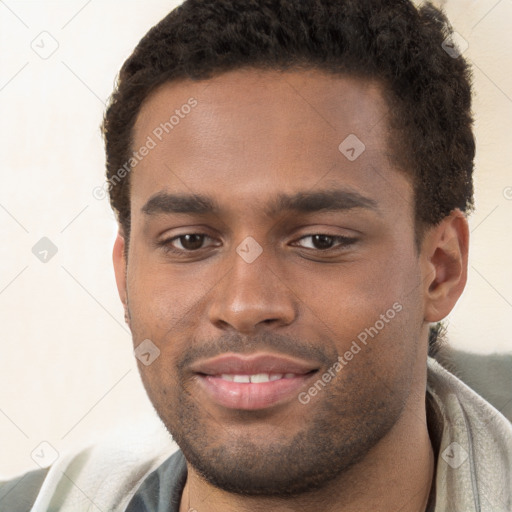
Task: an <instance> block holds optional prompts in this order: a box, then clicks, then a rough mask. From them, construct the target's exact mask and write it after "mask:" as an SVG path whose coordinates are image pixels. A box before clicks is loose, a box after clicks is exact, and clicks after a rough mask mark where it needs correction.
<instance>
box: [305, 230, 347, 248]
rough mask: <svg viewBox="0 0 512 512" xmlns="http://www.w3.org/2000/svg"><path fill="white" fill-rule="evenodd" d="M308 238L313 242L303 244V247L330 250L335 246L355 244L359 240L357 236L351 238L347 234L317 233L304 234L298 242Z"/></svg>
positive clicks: (341, 246)
mask: <svg viewBox="0 0 512 512" xmlns="http://www.w3.org/2000/svg"><path fill="white" fill-rule="evenodd" d="M307 239H310V240H311V242H310V243H309V244H308V245H301V247H304V248H306V249H313V250H318V251H328V250H329V249H332V248H333V247H334V246H337V247H340V248H344V247H349V246H350V245H352V244H354V243H355V242H356V241H357V239H356V238H349V237H346V236H333V235H324V234H316V235H307V236H303V237H302V238H300V239H299V240H298V242H300V241H301V240H307Z"/></svg>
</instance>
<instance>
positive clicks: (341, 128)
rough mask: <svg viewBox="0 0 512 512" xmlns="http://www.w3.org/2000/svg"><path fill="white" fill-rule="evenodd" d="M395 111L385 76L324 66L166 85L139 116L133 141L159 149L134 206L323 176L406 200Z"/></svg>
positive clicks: (138, 183)
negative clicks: (395, 154)
mask: <svg viewBox="0 0 512 512" xmlns="http://www.w3.org/2000/svg"><path fill="white" fill-rule="evenodd" d="M387 112H388V106H387V104H386V102H385V100H384V99H383V95H382V90H381V86H380V84H378V83H376V82H372V81H368V80H362V79H359V78H355V77H348V76H334V75H328V74H325V73H323V72H319V71H315V70H308V71H293V72H280V71H261V70H255V69H247V70H237V71H234V72H229V73H224V74H222V75H219V76H216V77H214V78H212V79H209V80H203V81H190V80H187V81H181V82H171V83H166V84H164V85H163V86H161V87H160V88H159V89H157V90H156V91H155V92H154V93H153V94H152V95H151V96H150V97H149V98H147V100H146V101H145V102H144V104H143V105H142V107H141V110H140V113H139V116H138V118H137V121H136V124H135V129H134V138H133V141H134V143H133V148H132V149H133V150H134V151H139V150H140V149H142V148H143V147H144V146H147V147H150V148H151V149H149V151H144V153H145V156H144V157H143V158H141V159H140V161H137V163H136V167H135V168H134V169H133V171H132V176H131V180H132V183H131V192H132V193H131V196H132V212H133V211H135V209H136V208H137V207H139V208H140V207H142V205H143V203H144V202H145V201H146V200H147V199H148V198H149V197H150V196H151V195H153V194H155V193H158V192H159V191H161V190H168V191H171V190H172V191H173V192H174V191H177V192H182V193H190V192H194V193H201V194H210V195H211V194H215V195H216V196H217V198H218V200H219V201H220V202H222V200H223V199H225V200H226V202H229V201H232V200H233V199H240V200H241V201H242V203H243V201H247V200H249V199H250V200H251V201H252V202H255V201H260V200H261V201H263V198H264V197H265V195H268V194H269V193H270V192H271V191H272V190H277V189H279V190H281V191H285V192H289V193H290V194H291V193H294V192H297V191H302V190H304V189H308V190H309V189H311V188H314V187H315V186H317V185H318V186H320V187H321V186H322V181H324V182H326V183H327V182H328V183H329V186H333V184H334V185H336V184H339V185H343V186H344V188H348V189H352V190H354V191H355V192H358V193H364V195H366V196H368V195H371V194H377V195H381V196H382V195H383V194H384V195H387V196H389V197H388V199H389V200H390V201H393V200H395V201H396V196H402V197H404V194H409V193H410V190H409V188H410V187H409V183H408V180H406V179H405V178H404V176H403V174H402V173H398V172H397V171H396V170H395V169H393V168H392V164H391V163H390V159H389V154H390V148H389V147H388V142H389V141H388V121H387ZM322 188H325V187H322ZM393 196H395V198H394V199H393Z"/></svg>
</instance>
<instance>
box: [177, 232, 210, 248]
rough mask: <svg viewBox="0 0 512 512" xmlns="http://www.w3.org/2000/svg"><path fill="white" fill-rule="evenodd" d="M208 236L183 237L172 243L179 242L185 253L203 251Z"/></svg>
mask: <svg viewBox="0 0 512 512" xmlns="http://www.w3.org/2000/svg"><path fill="white" fill-rule="evenodd" d="M205 238H206V235H198V234H192V235H181V236H178V237H176V238H174V239H173V240H172V241H171V243H173V242H176V241H179V244H180V245H181V247H180V248H179V249H184V250H185V251H197V250H198V249H201V248H202V246H203V243H204V240H205Z"/></svg>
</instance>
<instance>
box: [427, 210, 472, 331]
mask: <svg viewBox="0 0 512 512" xmlns="http://www.w3.org/2000/svg"><path fill="white" fill-rule="evenodd" d="M468 249H469V227H468V221H467V219H466V216H465V215H464V214H463V213H462V212H461V211H460V210H459V209H456V210H454V211H453V212H452V213H451V214H450V215H449V216H448V217H445V218H444V219H443V220H442V221H441V222H440V223H439V224H438V225H436V226H434V227H433V228H431V229H430V230H429V231H428V232H427V233H426V234H425V236H424V240H423V243H422V248H421V260H422V277H423V295H424V299H425V321H426V322H439V321H440V320H442V319H443V318H445V317H446V316H447V315H448V314H449V313H450V311H451V310H452V309H453V307H454V306H455V303H456V302H457V300H458V299H459V297H460V296H461V294H462V292H463V290H464V287H465V286H466V281H467V275H468Z"/></svg>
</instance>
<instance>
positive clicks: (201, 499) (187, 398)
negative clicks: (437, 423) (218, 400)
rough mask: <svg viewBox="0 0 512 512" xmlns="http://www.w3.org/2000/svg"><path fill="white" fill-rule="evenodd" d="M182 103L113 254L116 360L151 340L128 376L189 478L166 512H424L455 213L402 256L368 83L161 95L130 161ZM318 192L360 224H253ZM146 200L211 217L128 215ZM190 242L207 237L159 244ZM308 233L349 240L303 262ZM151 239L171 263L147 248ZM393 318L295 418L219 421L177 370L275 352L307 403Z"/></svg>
mask: <svg viewBox="0 0 512 512" xmlns="http://www.w3.org/2000/svg"><path fill="white" fill-rule="evenodd" d="M190 97H194V98H195V99H196V100H197V102H198V104H197V106H196V107H195V108H194V109H193V111H192V112H191V113H190V114H188V115H187V116H186V117H184V118H183V119H181V120H180V123H179V125H177V126H176V127H175V128H174V129H173V131H172V132H171V133H170V134H169V135H168V136H166V137H164V138H163V140H162V141H161V142H159V143H158V144H157V146H156V147H155V148H154V149H152V150H151V151H150V153H149V154H148V155H147V156H146V157H145V158H144V159H143V160H142V161H141V162H140V163H139V164H138V165H137V167H136V169H134V171H133V172H132V175H131V180H132V181H131V208H132V210H131V211H132V228H131V233H130V243H129V248H128V251H127V258H126V254H125V245H126V240H125V234H124V233H123V231H122V229H121V230H120V232H119V236H118V238H117V240H116V243H115V247H114V267H115V272H116V279H117V285H118V289H119V294H120V297H121V300H122V302H123V303H124V305H125V308H126V314H127V318H128V323H129V326H130V328H131V331H132V334H133V341H134V346H137V345H138V344H139V343H141V342H142V341H143V340H145V339H150V340H151V341H152V342H153V343H154V344H155V345H156V346H157V347H158V348H159V350H160V356H159V357H158V358H157V359H156V360H155V361H154V362H153V363H152V364H151V365H149V366H144V365H142V364H139V367H140V372H141V376H142V380H143V383H144V386H145V388H146V390H147V393H148V395H149V397H150V399H151V400H152V402H153V404H154V406H155V409H156V410H157V412H158V414H159V415H160V417H161V418H162V420H163V422H164V424H165V425H166V426H167V428H168V429H169V431H170V432H171V433H172V435H173V436H174V439H175V440H176V441H177V442H178V444H179V445H180V447H181V449H182V450H183V452H184V454H185V457H186V458H187V461H188V464H187V466H188V478H187V483H186V486H185V490H184V493H183V496H182V502H181V508H180V511H187V510H189V509H191V508H192V509H195V510H197V511H198V512H201V511H208V512H215V511H221V510H222V511H223V512H229V511H235V510H236V511H238V512H240V511H260V510H261V511H267V510H274V511H303V512H309V511H318V510H324V511H326V512H327V511H332V512H334V511H337V512H341V511H343V512H348V511H350V512H355V511H367V510H378V511H383V512H385V511H393V512H396V511H397V510H401V509H402V510H407V511H411V512H414V511H424V510H425V507H426V504H427V500H428V495H429V492H430V488H431V484H432V478H433V469H434V456H433V451H432V446H431V443H430V438H429V434H428V430H427V427H426V413H425V386H426V359H427V337H428V325H429V323H430V322H435V321H438V320H440V319H442V318H444V317H445V316H446V315H447V314H448V313H449V312H450V311H451V309H452V308H453V306H454V304H455V302H456V301H457V299H458V297H459V296H460V294H461V293H462V290H463V288H464V285H465V282H466V268H467V251H468V227H467V222H466V219H465V217H464V215H463V214H462V213H461V212H460V211H458V210H455V211H454V212H452V214H451V215H450V216H448V217H446V218H445V219H444V220H443V221H442V222H441V223H440V224H439V225H437V226H435V227H431V228H430V229H428V230H426V233H425V235H424V237H423V240H422V244H421V247H420V248H419V249H418V247H417V246H416V245H415V236H414V235H415V223H414V214H413V207H414V197H413V190H412V186H411V180H410V178H409V177H408V175H407V173H405V172H403V171H402V170H399V169H396V168H395V167H393V164H392V163H391V161H390V159H389V158H388V156H389V154H390V153H391V151H392V147H391V145H390V142H392V137H391V138H390V139H389V138H388V136H387V134H388V130H387V126H388V125H387V116H386V115H387V112H388V106H387V105H386V103H385V102H384V100H383V96H382V90H381V88H380V85H379V84H378V83H374V82H369V81H363V80H361V79H357V78H351V77H347V76H337V77H334V76H330V75H325V74H323V73H321V72H319V71H313V70H311V71H294V72H290V71H288V72H285V73H283V72H278V71H266V72H263V71H258V70H237V71H234V72H229V73H226V74H223V75H220V76H217V77H215V78H212V79H209V80H208V81H202V82H191V81H182V82H176V83H168V84H164V85H163V86H162V87H160V88H159V89H158V90H157V91H155V92H154V93H153V94H152V95H151V96H150V97H149V98H148V99H147V100H146V102H145V103H144V105H143V107H142V109H141V112H140V115H139V117H138V119H137V123H136V126H135V132H134V148H139V147H141V146H142V145H143V144H144V143H145V141H146V139H147V137H148V135H151V133H152V132H153V130H154V129H155V128H156V127H157V126H158V125H159V124H160V123H161V122H164V121H166V120H167V119H169V117H170V115H172V114H173V112H174V111H175V110H176V108H180V106H181V105H183V104H184V103H186V102H187V100H188V99H189V98H190ZM349 134H356V135H357V137H358V138H359V139H360V140H362V141H363V142H364V144H365V146H366V150H365V151H364V152H363V153H362V154H361V156H359V158H357V159H356V160H355V161H353V162H351V161H349V160H348V159H347V158H345V156H344V155H343V154H342V153H341V152H340V151H339V149H338V146H339V145H340V143H341V142H342V141H343V140H344V139H345V138H346V137H347V135H349ZM334 189H342V190H345V191H350V192H356V193H358V194H360V195H361V196H364V197H365V198H368V199H369V200H370V201H371V202H372V205H373V207H372V208H366V207H356V208H344V209H341V210H336V211H311V212H297V211H278V212H273V213H272V214H270V212H268V211H266V209H267V208H266V207H267V205H268V204H270V203H271V202H272V200H273V199H274V198H275V197H276V195H278V194H288V195H294V194H296V193H298V192H305V193H311V192H317V191H326V190H327V191H328V190H334ZM161 192H167V193H174V194H177V193H178V194H201V195H205V196H208V197H209V198H211V199H213V200H215V201H216V202H217V203H218V205H219V210H218V211H217V212H215V213H205V214H199V213H188V214H185V213H163V212H160V213H159V212H153V213H152V214H151V215H148V214H147V213H144V212H143V208H144V205H146V203H147V202H148V200H150V199H151V198H152V197H154V196H155V195H156V194H159V193H161ZM345 206H346V205H345ZM194 233H203V234H205V235H207V237H205V238H204V239H202V238H199V240H198V239H193V240H192V242H193V243H191V241H190V240H188V241H187V240H184V239H179V240H176V239H174V241H169V239H171V238H173V237H177V236H179V235H186V234H194ZM318 234H324V235H329V236H331V237H346V238H353V239H355V242H352V243H346V241H345V242H344V243H342V242H343V240H342V239H337V238H327V239H322V240H323V241H324V245H321V244H319V243H318V239H315V238H314V235H318ZM249 236H250V237H252V238H254V239H255V240H256V241H257V242H258V244H259V245H260V246H261V248H262V251H263V252H262V253H261V255H260V256H259V257H258V258H257V259H256V260H255V261H253V262H252V263H247V262H246V261H245V260H244V259H243V258H242V257H240V255H239V254H238V253H237V252H236V248H237V247H238V246H239V244H240V243H241V242H242V241H244V240H245V239H246V238H247V237H249ZM166 240H167V242H166V243H167V247H174V248H175V249H177V250H178V251H179V254H175V253H172V252H168V251H166V250H165V247H163V246H162V245H158V243H159V242H162V241H166ZM326 245H327V248H326ZM331 246H332V247H331ZM328 247H331V248H330V249H329V248H328ZM186 249H188V251H187V250H186ZM396 303H398V304H399V305H400V306H401V307H402V309H401V311H400V312H399V313H397V314H396V315H395V316H394V318H393V319H392V320H389V322H387V323H386V324H385V327H384V328H382V329H380V330H379V332H378V334H377V335H375V336H374V337H373V338H370V339H369V342H368V343H367V345H365V346H363V348H362V349H361V351H360V352H359V353H357V354H356V355H355V356H354V357H353V358H352V359H351V360H350V361H347V364H346V365H345V366H343V368H342V370H341V371H338V372H335V377H334V378H333V379H332V380H331V381H330V382H329V384H328V385H327V386H325V388H323V389H322V391H320V392H318V394H317V395H316V396H314V397H311V400H310V401H309V402H308V403H307V404H303V403H301V402H300V401H299V400H298V399H297V397H293V399H290V400H288V401H286V402H285V403H282V404H278V405H276V406H273V407H270V408H268V409H265V410H263V411H242V410H233V409H227V408H224V407H222V406H219V405H217V404H215V403H213V402H212V401H211V400H209V398H208V396H207V395H206V394H205V393H204V391H203V390H202V388H201V386H200V385H199V383H198V381H197V376H196V375H195V374H194V373H193V372H192V371H191V370H190V363H191V362H194V361H197V359H198V358H200V357H205V356H208V357H211V356H214V355H218V354H222V353H225V352H232V353H242V354H253V353H278V354H288V355H292V356H296V357H302V358H306V359H309V360H312V361H316V362H317V364H318V370H319V371H318V374H317V376H316V377H314V378H313V380H311V381H309V382H308V383H307V384H305V386H304V388H303V389H301V390H300V391H307V390H308V389H309V388H310V387H311V385H312V384H313V383H314V382H315V381H316V380H317V379H318V377H319V376H321V375H322V374H323V373H325V372H326V371H327V370H328V369H329V368H330V367H332V365H333V364H334V363H335V362H336V361H337V359H338V357H339V356H343V355H344V354H345V353H346V352H347V351H348V350H349V349H350V347H351V344H352V342H353V341H354V340H356V339H357V336H358V335H359V334H360V333H362V332H363V331H365V329H367V328H369V327H371V326H375V324H376V322H377V321H378V320H379V319H380V318H381V316H380V315H382V314H386V311H388V310H389V309H390V308H392V306H393V304H396Z"/></svg>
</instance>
